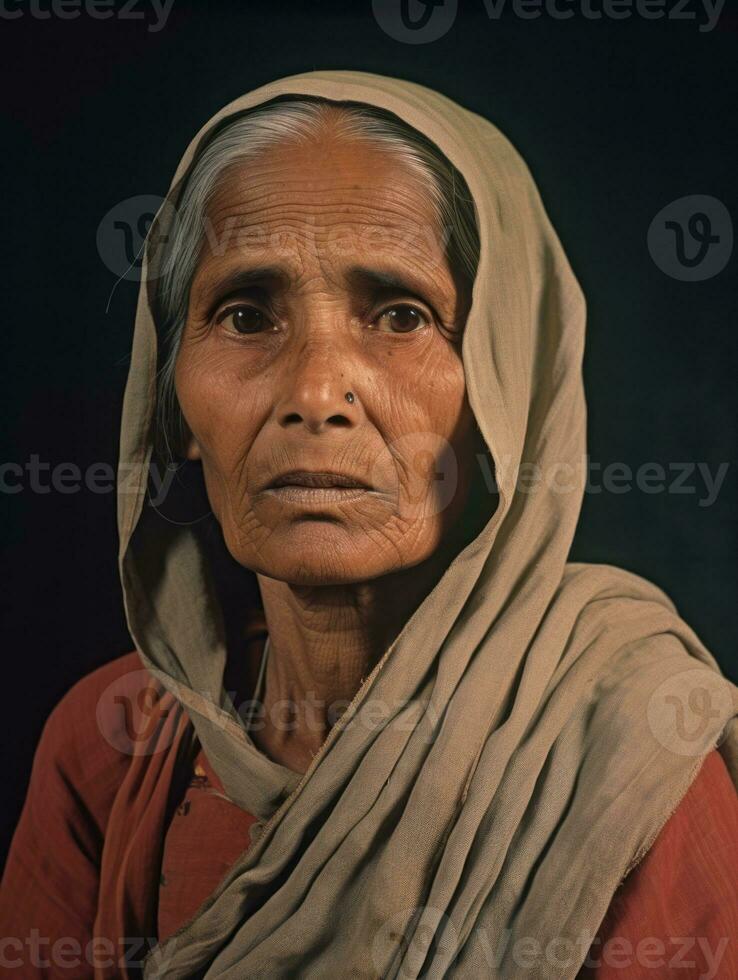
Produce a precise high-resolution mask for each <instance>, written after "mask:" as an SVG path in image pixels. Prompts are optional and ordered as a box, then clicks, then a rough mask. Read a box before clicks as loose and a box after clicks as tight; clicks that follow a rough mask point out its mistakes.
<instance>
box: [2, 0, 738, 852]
mask: <svg viewBox="0 0 738 980" xmlns="http://www.w3.org/2000/svg"><path fill="white" fill-rule="evenodd" d="M36 2H37V3H39V4H41V5H42V6H43V5H44V3H45V4H46V9H48V8H49V6H50V0H36ZM447 2H448V0H447ZM509 2H510V0H508V3H509ZM582 2H583V0H581V2H579V3H577V2H572V0H559V5H560V7H561V8H562V9H566V6H567V4H569V6H570V8H571V9H572V10H573V11H574V16H572V17H571V18H569V19H566V20H558V19H556V18H555V17H553V16H552V15H551V14H550V13H543V14H542V15H541V16H539V17H538V18H536V19H523V18H521V17H519V16H517V15H516V13H515V11H514V10H513V9H504V10H503V13H502V14H501V16H500V17H499V19H494V18H490V17H489V16H488V14H487V10H486V8H485V4H484V2H483V0H462V2H461V4H460V9H459V10H458V14H457V16H456V19H455V22H454V23H453V24H452V25H451V26H450V27H449V29H448V30H447V32H446V33H445V34H444V35H443V36H442V37H440V38H438V39H437V40H435V41H433V42H429V43H415V44H409V43H404V42H401V41H398V40H396V39H394V38H392V37H390V36H389V35H388V33H387V32H386V31H384V30H383V29H382V28H381V27H380V26H379V24H378V21H377V18H376V17H375V16H374V14H373V10H372V5H371V3H370V2H369V0H351V2H350V3H349V2H348V0H346V2H343V3H336V4H334V3H328V2H325V0H323V2H314V3H305V4H296V3H294V4H293V3H284V2H283V3H275V2H274V0H271V2H267V0H258V2H254V0H248V2H247V0H241V2H238V3H228V2H221V3H203V2H200V3H197V4H195V3H188V2H186V0H174V5H173V8H172V10H171V13H170V15H169V18H168V20H167V22H166V24H165V25H164V27H163V28H162V29H160V30H157V31H152V30H149V29H148V28H149V27H150V26H152V25H153V23H154V21H155V20H156V18H155V16H154V15H153V13H152V10H151V6H150V3H149V2H148V0H138V4H137V7H135V8H134V9H135V10H136V11H141V12H142V13H144V14H145V19H143V20H140V19H124V18H123V17H122V16H116V17H115V18H113V19H109V20H96V19H94V18H93V17H91V16H90V15H89V13H88V12H86V11H85V10H84V8H83V9H82V10H81V11H80V15H79V16H78V17H76V18H74V19H69V20H64V19H61V18H60V17H59V16H58V15H55V14H53V13H52V16H50V17H48V18H47V19H40V18H39V17H38V16H34V15H33V14H32V13H31V12H30V10H28V9H27V4H24V3H20V2H17V3H16V8H17V9H21V10H22V11H23V16H21V17H17V18H16V19H13V20H7V19H0V39H1V40H0V44H2V57H1V58H0V65H1V66H2V67H1V68H0V71H1V72H2V76H3V77H2V81H3V107H2V151H3V152H2V157H3V163H4V164H5V167H6V172H5V177H4V184H3V188H4V192H5V193H4V203H3V214H4V216H5V217H6V221H5V223H4V229H3V239H4V244H5V246H6V250H5V259H4V262H3V267H2V271H3V291H2V297H3V318H2V346H3V352H4V364H5V380H4V384H3V388H2V395H3V400H4V405H3V422H4V424H3V432H4V435H5V437H6V445H5V447H4V449H3V454H2V459H3V460H4V461H6V462H11V463H15V464H18V465H20V466H21V467H26V466H27V464H28V463H29V462H30V463H31V465H33V459H34V457H36V459H37V462H38V464H39V465H41V466H45V467H46V469H45V470H41V471H40V472H39V477H38V478H37V480H36V486H37V487H38V486H39V485H42V484H43V482H44V481H45V483H46V486H48V485H49V480H50V472H51V471H50V469H49V467H58V465H59V464H61V463H73V464H76V465H77V466H78V467H79V468H80V471H81V472H83V473H85V472H88V468H89V467H91V466H92V465H93V464H95V463H100V462H108V463H109V464H111V465H114V464H115V460H116V453H117V438H118V423H119V414H120V408H121V399H122V393H123V387H124V383H125V377H126V371H127V363H128V353H129V348H130V342H131V336H132V329H133V319H134V307H135V300H136V293H137V288H138V287H137V283H135V282H131V281H125V280H124V281H122V282H120V283H119V284H118V285H117V287H116V288H115V289H114V288H113V287H114V286H115V283H116V275H115V274H114V272H113V271H111V270H110V269H109V268H108V267H107V266H106V264H105V263H104V261H103V260H102V258H101V255H100V252H99V250H98V245H97V233H98V227H99V226H100V223H101V220H102V219H103V217H104V216H105V215H106V214H107V213H108V212H109V210H110V209H111V208H112V207H113V206H114V205H115V204H116V203H118V202H121V201H124V200H126V199H128V198H131V197H135V196H138V195H142V194H151V195H162V194H164V193H165V192H166V189H167V187H168V184H169V180H170V177H171V175H172V173H173V171H174V168H175V167H176V165H177V162H178V160H179V157H180V155H181V153H182V151H183V150H184V147H185V145H186V144H187V142H188V141H189V140H190V138H191V137H192V135H193V134H194V132H195V131H196V130H197V129H198V128H199V127H200V125H201V124H202V123H203V122H204V121H205V120H206V119H207V118H208V117H209V116H210V115H211V114H212V113H213V112H214V111H215V110H216V109H218V108H219V107H220V106H221V105H222V104H224V103H225V102H227V101H228V100H230V99H232V98H234V97H236V96H237V95H239V94H241V93H242V92H244V91H246V90H249V89H251V88H253V87H255V86H257V85H260V84H262V83H264V82H266V81H269V80H271V79H273V78H276V77H279V76H282V75H286V74H291V73H294V72H298V71H304V70H310V69H315V68H356V69H364V70H368V71H375V72H379V73H384V74H390V75H395V76H399V77H403V78H409V79H413V80H416V81H418V82H421V83H424V84H426V85H429V86H431V87H432V88H437V89H438V90H440V91H441V92H444V93H445V94H447V95H448V96H450V97H451V98H453V99H456V100H457V101H459V102H460V103H462V104H463V105H465V106H467V107H469V108H471V109H473V110H474V111H476V112H478V113H480V114H482V115H484V116H487V117H488V118H490V119H491V120H492V121H493V122H494V123H496V124H497V125H498V126H499V127H500V128H501V129H502V131H503V132H504V133H505V134H506V135H507V136H508V137H509V138H510V139H511V140H512V141H513V143H514V144H515V145H516V146H517V147H518V149H519V150H520V151H521V152H522V154H523V156H524V157H525V159H526V160H527V162H528V164H529V166H530V168H531V170H532V173H533V175H534V177H535V179H536V181H537V183H538V186H539V188H540V190H541V194H542V197H543V200H544V203H545V205H546V207H547V210H548V213H549V215H550V217H551V219H552V222H553V224H554V227H555V228H556V229H557V231H558V233H559V236H560V237H561V239H562V242H563V244H564V248H565V250H566V252H567V254H568V256H569V258H570V261H571V263H572V266H573V268H574V271H575V273H576V274H577V276H578V278H579V281H580V282H581V284H582V287H583V289H584V292H585V294H586V296H587V299H588V305H589V326H588V346H587V353H586V363H585V371H586V383H587V392H588V405H589V446H590V454H591V458H592V460H593V462H596V463H599V464H600V465H601V466H607V465H608V464H611V463H615V462H619V463H623V464H625V465H626V466H629V467H631V470H632V472H633V474H634V475H635V473H636V470H637V468H638V467H640V466H642V465H643V464H645V463H650V462H653V463H658V464H661V465H662V466H663V467H664V469H665V473H666V479H665V484H666V485H667V486H668V485H669V484H671V483H672V482H673V481H674V479H675V478H676V477H677V475H678V474H677V472H676V471H675V470H671V471H670V470H669V467H673V466H674V465H675V464H679V463H681V464H690V465H692V466H694V467H695V469H694V470H693V471H692V472H691V473H689V472H688V471H687V470H685V469H684V468H682V470H680V471H679V473H680V474H681V476H680V479H681V481H682V482H681V486H680V487H675V486H672V490H671V492H667V489H664V490H663V491H661V492H651V493H647V492H644V491H643V490H642V489H638V488H637V487H633V488H632V489H630V490H626V491H625V492H619V493H615V492H608V491H606V490H605V491H603V492H599V493H588V494H587V495H586V498H585V504H584V509H583V514H582V519H581V522H580V526H579V530H578V533H577V538H576V543H575V548H574V557H575V558H577V559H580V560H591V561H599V562H610V563H613V564H617V565H622V566H624V567H626V568H628V569H631V570H633V571H635V572H637V573H639V574H641V575H644V576H645V577H647V578H649V579H651V580H653V581H655V582H656V583H657V584H658V585H660V586H661V587H662V588H663V589H665V590H666V591H667V592H668V593H669V594H670V595H671V596H672V598H673V599H674V601H675V603H676V605H677V608H678V609H679V611H680V612H681V613H682V615H683V616H684V617H685V618H686V619H687V621H688V622H689V623H690V624H691V625H692V626H693V627H694V628H695V630H696V631H697V633H698V634H699V635H700V637H701V638H702V639H703V640H704V642H705V643H706V644H707V645H708V647H709V648H710V649H711V650H712V651H713V652H714V654H715V656H716V657H717V659H718V660H719V662H720V663H721V665H722V667H723V669H724V670H725V672H726V673H727V674H728V675H729V676H731V677H732V679H734V680H738V658H737V656H736V648H735V638H736V625H737V623H738V613H737V612H736V597H737V595H738V590H737V588H736V586H737V585H738V581H737V580H738V568H737V562H736V510H735V485H736V463H735V456H736V452H735V448H736V385H735V378H736V348H737V346H738V340H737V339H736V317H735V299H736V290H735V282H736V263H737V261H738V260H737V259H736V257H735V256H733V257H732V258H731V259H730V261H728V263H727V265H726V266H725V268H723V269H722V271H720V272H717V273H714V274H711V275H709V276H708V277H707V278H704V279H703V280H702V281H687V280H686V279H685V276H689V275H691V274H692V273H691V272H689V271H687V272H685V273H684V274H683V275H682V274H681V273H680V271H679V267H678V266H676V267H675V266H674V263H673V261H672V269H671V273H669V272H665V271H663V270H662V268H660V267H659V265H657V262H656V261H655V260H654V258H653V257H652V253H655V252H658V251H659V248H661V250H662V252H664V250H666V251H668V247H669V241H668V235H667V240H666V243H665V244H664V243H663V242H662V245H661V246H658V247H655V248H652V249H651V250H649V247H648V245H647V233H648V229H649V227H650V225H651V222H652V220H653V219H654V218H655V216H656V215H657V213H658V212H659V211H660V210H661V209H662V208H664V207H665V206H667V205H669V204H670V203H671V202H674V201H677V200H678V199H681V198H684V197H689V196H692V195H709V196H710V197H712V198H715V199H717V201H718V202H721V203H722V205H723V206H724V208H727V211H728V213H729V214H730V215H732V217H733V218H734V219H738V195H737V194H736V180H735V174H736V152H735V151H736V138H737V137H736V126H735V105H736V97H737V96H738V83H737V82H736V71H735V65H736V48H737V43H736V42H737V41H738V19H736V17H735V15H730V14H729V13H728V12H724V13H723V14H722V17H721V18H720V20H719V22H718V23H717V25H716V26H715V27H714V28H713V29H712V30H709V31H708V30H704V29H703V30H700V25H703V26H704V24H705V16H704V13H703V8H702V7H701V6H700V7H698V6H697V3H696V2H695V0H691V4H690V5H689V6H688V7H686V8H684V9H685V12H686V13H690V12H691V13H693V14H695V15H696V17H695V19H685V20H674V19H671V18H669V17H664V18H662V19H660V20H645V19H643V18H642V17H640V16H637V15H635V14H634V15H633V16H631V17H630V18H627V19H622V20H615V19H612V18H610V17H607V16H602V17H601V18H600V19H592V18H590V17H588V16H586V15H585V13H584V9H585V8H583V7H582V5H581V3H582ZM598 2H600V0H591V3H592V9H600V10H601V9H602V6H601V2H600V5H599V8H598ZM11 6H12V5H11V4H10V3H7V4H6V7H5V9H9V8H10V7H11ZM385 6H386V9H388V10H389V6H387V5H385ZM669 6H673V3H671V0H667V8H666V9H667V10H668V9H669ZM119 7H120V5H119ZM16 8H13V9H16ZM37 9H40V8H37ZM447 9H448V8H447ZM529 9H530V8H529ZM619 9H622V8H619ZM117 13H118V14H120V10H118V11H117ZM390 13H391V11H390ZM411 13H415V14H417V13H418V10H414V11H412V10H411ZM436 15H439V16H443V13H442V12H441V13H439V12H438V11H436V12H435V13H434V16H436ZM387 16H389V14H388V15H387ZM714 206H715V204H714V202H712V204H710V207H714ZM708 218H709V219H711V220H713V219H714V222H713V224H712V227H713V230H714V229H715V228H717V227H718V225H719V224H720V220H723V222H724V218H725V216H724V215H723V217H722V219H721V218H720V215H719V214H717V213H712V212H711V213H710V214H708ZM685 220H686V218H685ZM715 222H716V223H715ZM700 227H704V225H702V226H700ZM698 230H699V229H698ZM726 234H727V232H726V227H725V225H724V224H723V225H720V236H721V237H722V245H718V246H716V248H719V247H724V246H725V244H726V237H725V236H726ZM675 237H676V232H675V231H674V232H673V238H674V240H675ZM697 248H698V245H697V244H695V243H694V242H691V243H690V242H689V241H688V243H687V251H689V250H690V249H691V252H692V254H695V252H696V250H697ZM713 255H714V250H713ZM664 261H669V259H668V256H667V258H666V260H664V257H663V255H662V256H661V262H662V265H663V264H664ZM705 261H713V258H710V259H709V260H705ZM719 264H720V263H718V265H719ZM675 268H676V274H674V269H675ZM684 268H685V269H687V268H688V267H686V266H685V267H684ZM708 271H709V269H708ZM697 464H702V466H703V467H708V468H709V472H710V473H712V474H713V476H715V474H717V473H718V471H719V468H720V467H721V465H722V466H723V468H724V466H725V464H728V471H727V476H726V477H725V479H724V482H723V484H722V487H721V488H720V491H719V492H718V494H717V497H716V499H715V500H714V501H713V502H710V501H709V497H708V491H707V489H706V487H705V483H704V480H703V479H702V477H701V476H700V470H699V469H698V468H696V467H697ZM3 472H4V474H5V476H6V491H5V492H3V493H0V505H1V506H2V509H3V517H4V527H5V530H6V535H5V541H4V547H3V586H4V587H3V590H2V596H3V604H4V626H3V633H2V637H3V647H2V649H3V668H4V672H3V677H4V685H3V687H4V697H3V710H2V745H3V750H4V757H3V761H2V765H3V773H4V777H3V781H2V783H3V787H4V791H5V793H6V794H7V800H6V805H5V806H4V807H3V821H4V826H3V828H2V832H3V834H4V835H5V836H4V839H3V841H2V844H3V845H5V844H6V843H7V840H8V838H9V835H10V833H11V831H12V828H13V826H14V824H15V822H16V820H17V816H18V813H19V810H20V806H21V803H22V800H23V795H24V793H25V789H26V786H27V780H28V776H29V772H30V765H31V761H32V757H33V751H34V748H35V744H36V741H37V739H38V736H39V734H40V730H41V726H42V724H43V721H44V719H45V717H46V716H47V714H48V712H49V710H50V709H51V707H52V706H53V705H54V704H55V703H56V702H57V701H58V699H59V698H60V697H61V695H62V694H63V693H64V691H65V690H66V689H67V688H68V687H69V686H70V685H71V684H72V683H73V682H74V681H75V680H76V679H77V678H79V677H80V676H82V675H83V674H84V673H86V672H88V671H89V670H91V669H92V668H94V667H96V666H98V665H100V664H102V663H103V662H105V661H107V660H109V659H112V658H114V657H116V656H119V655H120V654H122V653H124V652H127V651H128V650H130V649H131V648H132V644H131V641H130V639H129V637H128V635H127V632H126V626H125V621H124V617H123V611H122V604H121V596H120V589H119V583H118V578H117V569H116V548H117V532H116V525H115V495H114V493H113V492H112V489H111V490H110V491H109V492H97V493H93V492H91V491H90V490H88V489H79V490H77V491H75V492H66V493H63V492H60V491H59V490H55V489H52V490H50V491H49V492H46V493H43V492H38V489H34V488H33V486H31V485H30V483H31V477H30V473H29V472H28V470H26V469H24V470H23V474H24V475H23V476H22V477H19V476H18V475H17V474H18V472H19V471H18V470H17V469H15V470H12V472H11V471H10V470H7V469H6V470H4V471H3ZM13 474H15V475H13ZM69 482H70V481H67V485H69ZM72 482H73V481H72ZM102 482H104V481H102ZM621 482H622V481H621ZM653 482H654V481H653V480H652V481H651V484H652V485H653ZM601 483H602V477H601V475H600V476H598V475H597V474H594V475H593V487H594V488H596V487H597V486H601ZM656 483H658V480H657V481H656ZM16 485H20V486H21V489H20V491H19V492H8V490H7V487H8V486H16ZM677 490H681V491H685V490H686V492H676V491H677ZM3 853H4V847H3Z"/></svg>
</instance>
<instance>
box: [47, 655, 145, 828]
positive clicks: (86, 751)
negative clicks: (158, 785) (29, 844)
mask: <svg viewBox="0 0 738 980" xmlns="http://www.w3.org/2000/svg"><path fill="white" fill-rule="evenodd" d="M152 685H153V686H155V685H156V682H155V681H154V679H153V678H152V677H151V675H150V674H149V672H148V671H147V670H146V668H145V667H144V666H143V663H142V661H141V659H140V657H139V654H138V652H137V651H136V650H133V651H131V652H130V653H126V654H123V655H122V656H119V657H116V658H115V659H113V660H110V661H108V662H107V663H105V664H103V665H102V666H100V667H96V668H95V669H94V670H92V671H90V672H89V673H87V674H84V675H83V676H82V677H80V678H79V680H77V681H75V682H74V683H73V684H72V686H71V687H70V688H69V689H68V690H67V691H66V693H65V694H64V695H63V696H62V697H61V698H60V700H59V701H58V702H57V703H56V705H55V706H54V707H53V708H52V710H51V712H50V713H49V715H48V717H47V719H46V722H45V723H44V726H43V729H42V731H41V737H40V739H39V742H38V745H37V748H36V753H35V755H34V761H33V768H32V773H31V785H32V786H33V785H34V783H35V784H37V785H38V784H39V783H41V782H43V784H44V786H45V787H46V790H47V791H51V792H54V791H55V790H58V792H59V793H60V794H62V793H63V794H64V795H65V796H66V795H67V791H68V788H69V787H73V788H74V795H75V796H76V797H77V798H78V799H80V800H83V801H84V802H85V803H86V804H87V806H88V807H89V808H90V809H91V810H92V811H93V812H94V811H95V810H97V809H98V808H99V810H100V816H101V817H102V813H103V812H104V810H105V809H106V804H107V803H108V802H109V798H110V797H111V795H112V794H113V793H114V792H115V790H116V788H117V786H118V785H119V783H120V779H121V778H122V773H123V771H124V770H125V769H126V768H127V767H128V764H129V763H130V758H131V755H132V754H133V753H132V752H131V751H130V746H131V716H132V711H133V709H135V708H136V706H137V705H138V704H140V702H141V698H142V692H143V691H145V690H146V689H147V688H151V687H152Z"/></svg>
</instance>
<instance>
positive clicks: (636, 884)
mask: <svg viewBox="0 0 738 980" xmlns="http://www.w3.org/2000/svg"><path fill="white" fill-rule="evenodd" d="M737 881H738V793H736V787H735V785H734V784H733V780H732V778H731V776H730V773H729V771H728V768H727V766H726V764H725V762H724V760H723V757H722V755H721V754H720V751H719V750H718V749H713V750H712V751H711V752H709V753H708V754H707V755H706V756H705V758H704V760H703V762H702V764H701V766H700V767H699V771H698V773H697V775H696V776H695V778H694V779H693V781H692V783H691V785H690V787H689V789H688V790H687V792H686V794H685V795H684V797H683V798H682V800H681V802H680V803H679V805H678V806H677V808H676V809H675V810H674V812H673V813H672V814H671V816H670V817H669V818H668V819H667V821H666V823H665V824H664V826H663V827H662V829H661V831H660V833H659V834H658V835H657V837H656V839H655V841H654V843H653V844H652V845H651V847H650V848H649V850H648V851H647V852H646V854H645V856H644V857H643V858H642V860H641V861H640V862H639V864H638V865H636V867H635V868H634V869H633V870H632V871H631V872H630V873H629V874H628V875H627V876H626V878H625V880H624V881H623V882H622V884H621V885H620V887H619V888H618V889H617V891H616V892H615V894H614V896H613V898H612V901H611V903H610V906H609V908H608V911H607V915H606V916H605V918H604V920H603V922H602V925H601V926H600V929H599V930H598V933H597V937H596V939H595V941H594V943H593V946H592V949H591V951H590V957H589V959H588V965H589V969H584V970H583V971H582V972H581V974H580V977H582V978H584V977H587V978H597V980H610V977H612V978H615V977H618V978H620V980H623V978H629V977H631V976H632V977H635V976H641V973H640V972H638V971H639V970H643V969H644V968H645V967H647V966H649V965H655V960H659V961H660V964H661V965H660V968H661V969H663V970H664V973H663V974H661V975H664V976H671V975H672V973H671V970H672V969H674V970H676V968H677V966H686V965H687V962H691V963H692V964H693V966H694V970H695V971H696V972H694V973H692V972H689V971H688V972H686V973H685V972H684V971H683V970H680V972H679V973H678V974H677V973H675V974H674V975H675V976H676V975H679V976H681V977H683V978H684V980H689V978H691V977H692V976H695V977H696V976H698V975H700V974H701V975H703V976H726V977H727V976H738V939H736V937H738V911H736V910H737V909H738V902H736V898H738V886H737V885H736V882H737ZM675 937H680V938H679V939H678V940H677V939H676V938H675ZM628 957H630V960H629V962H628V963H627V964H626V963H625V960H626V959H627V958H628ZM718 964H719V966H718ZM626 965H627V966H628V969H630V970H632V971H633V972H628V969H624V967H625V966H626ZM716 966H718V970H717V973H715V972H712V973H711V972H710V969H711V968H712V969H713V970H714V969H715V967H716ZM690 969H692V968H691V967H690ZM722 971H724V972H722Z"/></svg>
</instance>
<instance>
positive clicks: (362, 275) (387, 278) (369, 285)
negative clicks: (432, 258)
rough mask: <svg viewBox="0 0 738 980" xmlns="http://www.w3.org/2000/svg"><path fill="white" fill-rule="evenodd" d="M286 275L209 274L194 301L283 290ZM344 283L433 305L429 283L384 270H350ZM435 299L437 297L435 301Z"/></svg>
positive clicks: (274, 271) (273, 269) (271, 270)
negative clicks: (265, 289) (254, 290)
mask: <svg viewBox="0 0 738 980" xmlns="http://www.w3.org/2000/svg"><path fill="white" fill-rule="evenodd" d="M291 278H292V277H291V275H290V272H289V271H288V270H287V269H285V268H284V267H282V266H279V265H262V266H255V267H254V268H251V269H233V270H232V271H231V272H228V273H225V274H224V275H222V276H221V275H219V274H218V273H217V272H213V273H212V274H210V275H208V274H207V273H206V274H205V276H204V278H203V282H202V283H201V285H200V288H199V290H198V294H199V295H198V297H197V301H198V302H200V303H204V304H205V305H207V306H210V305H211V304H213V303H215V301H216V299H217V301H218V302H221V301H222V300H223V299H225V298H227V297H228V296H231V295H233V294H234V293H238V292H240V291H245V290H247V289H249V288H253V287H254V286H266V287H269V286H271V287H273V288H275V287H276V288H282V289H285V288H287V286H288V285H289V283H290V281H291ZM346 280H347V283H348V285H349V286H350V287H352V288H354V289H359V290H362V291H365V292H370V291H373V290H374V291H378V290H382V291H388V292H389V291H392V292H397V293H406V294H407V295H410V296H415V297H418V298H421V299H424V298H425V297H426V296H428V297H429V298H428V299H425V302H430V303H431V305H432V303H433V298H434V294H435V293H436V290H435V288H434V285H435V284H434V283H433V282H427V281H425V280H424V279H422V278H419V277H416V276H413V275H412V274H410V275H406V274H404V273H398V272H395V271H388V270H385V269H375V268H369V267H368V266H360V265H357V266H351V268H349V269H348V270H347V272H346ZM435 298H436V299H437V298H439V297H437V296H436V297H435Z"/></svg>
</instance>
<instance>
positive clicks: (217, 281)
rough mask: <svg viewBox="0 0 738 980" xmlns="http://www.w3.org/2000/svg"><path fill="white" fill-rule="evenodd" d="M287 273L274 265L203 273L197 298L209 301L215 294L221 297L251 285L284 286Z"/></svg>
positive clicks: (287, 276) (287, 279) (286, 281)
mask: <svg viewBox="0 0 738 980" xmlns="http://www.w3.org/2000/svg"><path fill="white" fill-rule="evenodd" d="M289 278H290V277H289V275H288V274H287V273H286V272H285V270H284V269H281V268H280V267H279V266H276V265H262V266H256V267H255V268H253V269H234V270H233V271H232V272H229V273H226V274H225V275H224V276H219V275H218V274H217V273H214V274H211V275H207V274H206V275H205V277H204V280H203V282H202V284H201V286H200V289H199V290H198V292H199V294H200V295H199V296H198V300H199V301H200V302H202V301H205V302H206V303H210V302H212V301H213V299H214V298H215V296H216V295H217V296H218V297H223V296H228V295H230V294H232V293H237V292H239V291H240V290H245V289H248V288H249V287H251V286H257V285H259V286H265V285H269V284H272V285H275V286H283V287H284V286H286V285H287V283H288V282H289Z"/></svg>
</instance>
